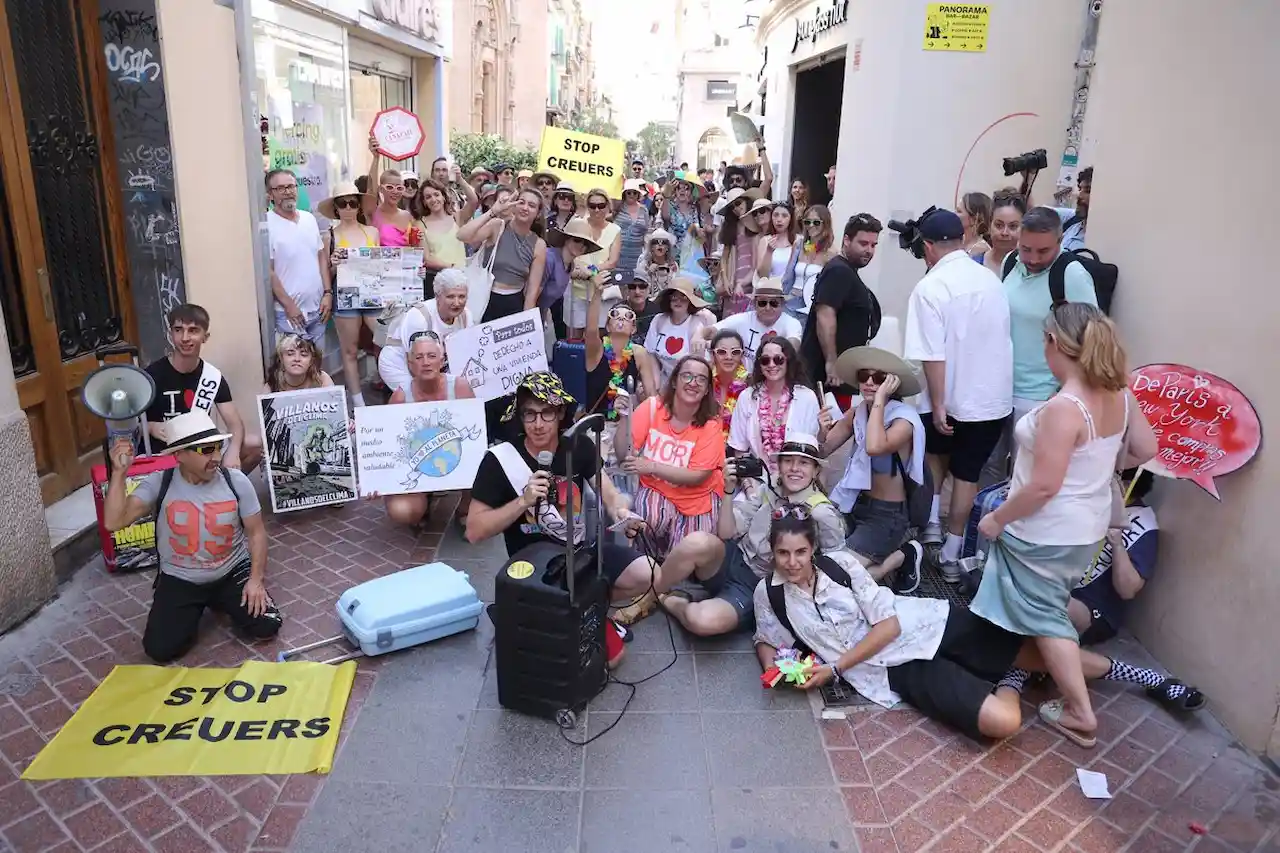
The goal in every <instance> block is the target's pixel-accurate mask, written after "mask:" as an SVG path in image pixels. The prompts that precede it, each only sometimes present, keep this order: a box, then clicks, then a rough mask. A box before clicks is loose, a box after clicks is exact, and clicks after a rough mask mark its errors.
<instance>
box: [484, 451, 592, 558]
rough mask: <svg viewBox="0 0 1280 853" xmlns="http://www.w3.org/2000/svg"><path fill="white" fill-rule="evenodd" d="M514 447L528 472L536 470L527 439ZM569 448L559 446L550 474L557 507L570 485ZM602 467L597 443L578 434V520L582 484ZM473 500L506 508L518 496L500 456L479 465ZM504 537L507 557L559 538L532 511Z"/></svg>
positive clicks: (575, 503)
mask: <svg viewBox="0 0 1280 853" xmlns="http://www.w3.org/2000/svg"><path fill="white" fill-rule="evenodd" d="M511 444H512V446H513V447H515V449H516V450H517V451H519V453H520V455H521V456H522V457H524V461H525V464H527V465H528V466H529V470H531V471H537V470H538V462H537V460H536V459H534V458H533V457H532V456H530V455H529V451H528V450H526V449H525V446H524V439H523V438H519V439H516V440H514V441H512V442H511ZM567 448H568V445H565V444H561V445H560V446H559V447H557V448H556V452H555V457H554V458H553V459H552V461H551V473H552V474H553V475H555V488H554V489H553V490H552V491H551V492H550V493H549V494H548V500H554V502H555V504H556V506H557V507H563V506H564V502H565V489H566V486H567V484H568V483H569V478H568V476H567V471H568V469H567V468H566V463H567V461H568V460H567V458H566V457H567V453H566V450H567ZM599 466H600V463H599V462H598V461H597V459H596V445H595V441H594V440H593V439H591V438H588V437H587V436H586V435H579V436H578V442H577V444H576V445H575V446H574V449H573V468H574V472H573V478H572V481H573V500H572V502H571V505H572V506H573V507H574V515H575V516H576V517H579V518H580V517H581V514H582V486H583V483H584V482H585V481H586V480H588V479H590V478H591V477H594V476H595V474H596V470H597V469H598V468H599ZM471 497H472V498H474V499H475V500H478V501H479V502H480V503H482V504H484V505H485V506H487V507H490V508H491V509H497V508H498V507H502V506H506V505H507V504H509V503H511V502H512V501H513V500H515V499H516V497H517V494H516V490H515V489H514V488H512V487H511V481H510V480H508V479H507V474H506V471H504V470H503V468H502V462H501V461H500V460H499V459H498V457H497V456H494V455H493V451H489V452H488V453H486V454H485V455H484V459H483V460H481V462H480V470H479V471H477V472H476V480H475V485H473V486H472V487H471ZM502 538H503V540H504V541H505V542H506V545H507V555H508V556H512V555H514V554H515V553H516V552H517V551H519V550H520V549H521V548H524V547H526V546H528V545H532V544H534V543H535V542H557V540H556V539H553V538H552V537H550V536H548V535H546V534H545V533H544V532H543V531H542V529H541V527H539V525H538V523H537V520H536V519H535V517H534V513H533V510H527V511H526V512H525V513H524V515H523V516H521V517H520V518H519V519H518V520H517V521H516V522H515V523H514V524H512V525H511V526H510V527H508V528H507V529H506V530H504V531H503V532H502ZM559 544H563V542H559Z"/></svg>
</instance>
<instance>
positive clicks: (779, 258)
mask: <svg viewBox="0 0 1280 853" xmlns="http://www.w3.org/2000/svg"><path fill="white" fill-rule="evenodd" d="M789 263H791V247H790V246H783V247H781V248H779V249H774V250H773V257H772V258H770V260H769V278H782V276H783V274H784V273H785V272H786V271H787V264H789Z"/></svg>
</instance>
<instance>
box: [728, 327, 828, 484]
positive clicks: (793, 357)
mask: <svg viewBox="0 0 1280 853" xmlns="http://www.w3.org/2000/svg"><path fill="white" fill-rule="evenodd" d="M833 425H834V421H833V420H832V418H831V414H830V413H829V412H828V411H827V410H826V408H824V407H823V405H822V403H821V402H819V400H818V395H817V394H815V393H814V392H813V389H812V388H810V387H809V385H808V379H807V378H806V374H805V371H804V369H803V368H802V366H801V365H800V356H799V355H798V354H797V353H796V348H795V345H794V344H792V343H791V341H789V340H787V339H786V338H780V337H776V336H775V337H772V338H766V339H765V342H764V343H762V344H760V349H759V350H758V354H757V355H756V363H755V368H754V370H753V371H752V374H751V387H750V388H748V389H747V390H746V391H745V392H743V394H742V396H741V397H739V398H738V404H737V406H736V407H735V408H734V410H733V420H732V422H731V424H730V426H729V449H730V450H732V451H733V452H734V453H735V454H744V453H747V454H750V455H752V456H755V457H756V458H757V459H760V460H763V461H764V463H765V465H766V466H767V467H768V469H769V470H770V471H773V472H775V473H776V472H777V467H776V465H777V463H776V461H775V458H776V456H777V454H778V451H779V450H781V449H782V442H783V439H784V437H785V436H786V434H787V433H788V432H799V433H804V434H806V435H816V436H818V437H819V438H820V439H821V438H824V437H825V436H826V434H827V430H828V429H830V428H831V427H832V426H833Z"/></svg>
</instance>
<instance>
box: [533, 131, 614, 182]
mask: <svg viewBox="0 0 1280 853" xmlns="http://www.w3.org/2000/svg"><path fill="white" fill-rule="evenodd" d="M626 156H627V146H626V144H625V143H624V142H623V141H622V140H621V139H609V138H608V137H606V136H593V135H592V134H590V133H578V132H577V131H574V130H565V129H564V128H562V127H550V126H548V127H544V128H543V129H542V148H540V149H539V150H538V171H540V172H552V173H554V174H556V175H559V176H560V180H562V181H568V182H569V183H570V184H573V188H574V190H576V191H577V192H579V193H586V192H587V191H589V190H593V189H597V188H599V189H602V190H604V191H605V192H607V193H608V194H609V197H610V198H622V174H623V168H622V161H623V160H625V159H626Z"/></svg>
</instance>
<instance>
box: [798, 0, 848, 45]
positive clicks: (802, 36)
mask: <svg viewBox="0 0 1280 853" xmlns="http://www.w3.org/2000/svg"><path fill="white" fill-rule="evenodd" d="M847 20H849V0H831V5H830V6H822V5H818V6H815V7H814V8H813V15H812V16H810V17H808V18H796V40H795V42H794V43H792V45H791V52H792V53H795V52H796V51H797V50H799V49H800V45H801V43H803V42H806V41H808V42H814V43H817V41H818V36H820V35H822V34H823V33H825V32H826V31H827V30H833V29H835V28H836V27H838V26H840V25H841V24H843V23H844V22H845V21H847Z"/></svg>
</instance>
